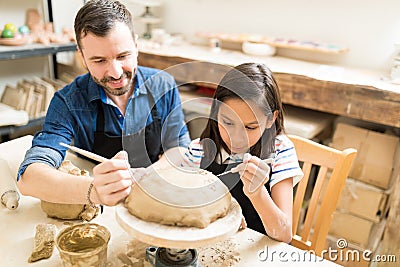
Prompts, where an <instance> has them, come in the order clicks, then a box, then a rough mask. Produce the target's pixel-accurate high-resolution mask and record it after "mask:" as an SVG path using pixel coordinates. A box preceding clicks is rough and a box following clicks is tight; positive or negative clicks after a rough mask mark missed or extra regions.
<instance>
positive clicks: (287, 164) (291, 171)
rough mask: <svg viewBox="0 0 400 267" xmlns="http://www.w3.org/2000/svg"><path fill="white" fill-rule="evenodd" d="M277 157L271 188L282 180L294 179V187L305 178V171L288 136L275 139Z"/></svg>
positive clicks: (273, 165) (273, 167)
mask: <svg viewBox="0 0 400 267" xmlns="http://www.w3.org/2000/svg"><path fill="white" fill-rule="evenodd" d="M275 147H276V156H275V159H274V163H273V164H272V175H271V181H270V187H271V188H272V187H273V186H274V185H276V184H277V183H279V182H280V181H282V180H285V179H287V178H292V177H293V187H294V186H295V185H296V184H297V183H298V182H299V181H300V180H301V178H302V177H303V171H302V170H301V168H300V166H299V161H298V159H297V155H296V149H295V148H294V145H293V143H292V141H291V140H290V139H289V138H288V137H287V136H286V135H283V134H282V135H278V136H277V137H276V138H275Z"/></svg>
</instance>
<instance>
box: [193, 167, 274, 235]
mask: <svg viewBox="0 0 400 267" xmlns="http://www.w3.org/2000/svg"><path fill="white" fill-rule="evenodd" d="M203 165H204V162H203V160H202V161H201V163H200V168H202V169H204V168H206V170H208V171H210V172H212V173H213V174H214V175H217V174H220V173H223V172H225V171H228V170H230V169H232V168H234V167H236V166H237V165H239V163H232V164H218V163H216V162H215V161H213V162H212V163H211V164H210V165H209V166H203ZM218 178H219V179H220V180H221V181H222V182H223V183H224V184H225V185H226V186H227V187H228V188H229V191H230V192H231V195H232V197H234V198H235V199H236V200H237V202H238V203H239V205H240V207H241V208H242V213H243V216H244V218H245V219H246V222H247V227H249V228H250V229H253V230H255V231H257V232H259V233H262V234H264V235H267V233H266V232H265V229H264V226H263V223H262V221H261V218H260V216H258V213H257V211H256V210H255V208H254V207H253V204H252V203H251V201H250V199H249V198H248V197H247V196H246V195H245V194H244V192H243V182H242V180H240V176H239V173H228V174H225V175H222V176H221V177H218ZM270 178H271V172H270ZM270 180H271V179H270ZM270 180H268V182H267V183H266V184H265V187H266V188H267V190H268V193H271V192H270V189H269V181H270Z"/></svg>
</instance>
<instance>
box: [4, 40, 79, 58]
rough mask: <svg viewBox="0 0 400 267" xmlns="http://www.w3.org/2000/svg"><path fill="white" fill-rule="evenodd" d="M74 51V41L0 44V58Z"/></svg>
mask: <svg viewBox="0 0 400 267" xmlns="http://www.w3.org/2000/svg"><path fill="white" fill-rule="evenodd" d="M68 51H76V44H75V43H68V44H48V45H43V44H28V45H21V46H0V60H8V59H18V58H27V57H33V56H45V55H50V54H53V55H54V54H57V53H59V52H68Z"/></svg>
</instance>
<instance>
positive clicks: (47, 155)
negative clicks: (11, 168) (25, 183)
mask: <svg viewBox="0 0 400 267" xmlns="http://www.w3.org/2000/svg"><path fill="white" fill-rule="evenodd" d="M63 158H64V157H63V155H62V154H60V152H58V151H57V150H55V149H52V148H48V147H39V146H34V147H31V148H30V149H29V150H28V151H27V152H26V154H25V159H24V160H23V161H22V163H21V165H20V168H19V170H18V176H17V181H19V179H20V178H21V175H22V174H23V173H24V172H25V170H26V168H27V167H28V166H29V165H30V164H32V163H36V162H40V163H44V164H47V165H49V166H51V167H54V168H58V167H59V166H60V165H61V163H62V161H63Z"/></svg>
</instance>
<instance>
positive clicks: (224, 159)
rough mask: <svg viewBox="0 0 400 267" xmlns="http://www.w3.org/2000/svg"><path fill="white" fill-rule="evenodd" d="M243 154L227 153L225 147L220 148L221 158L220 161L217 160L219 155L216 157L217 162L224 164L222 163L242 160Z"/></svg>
mask: <svg viewBox="0 0 400 267" xmlns="http://www.w3.org/2000/svg"><path fill="white" fill-rule="evenodd" d="M243 156H244V154H232V155H230V154H228V152H226V150H225V149H223V148H221V159H222V162H218V161H219V157H217V163H219V164H224V163H237V162H242V161H243Z"/></svg>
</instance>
